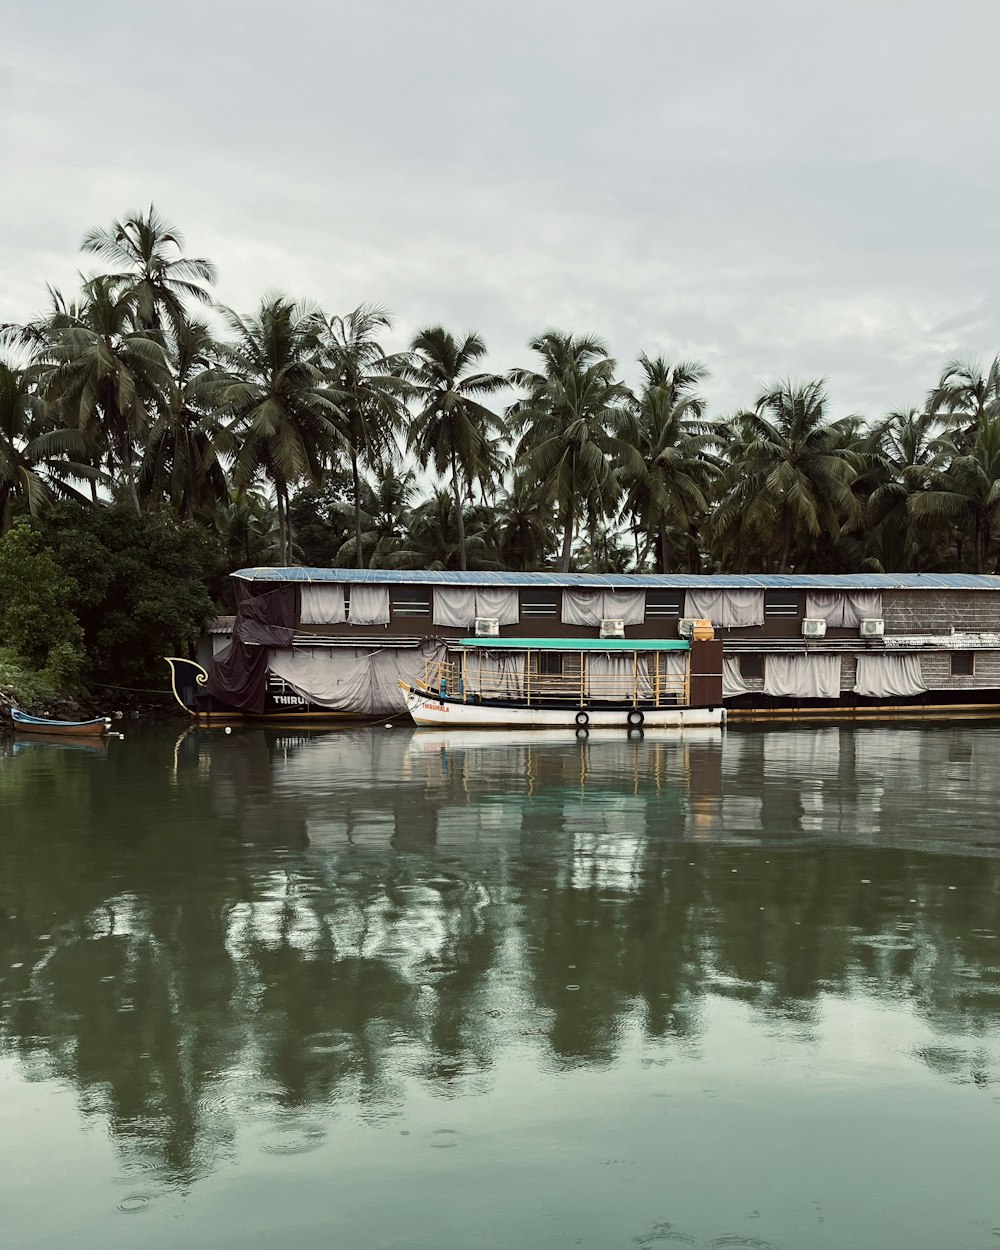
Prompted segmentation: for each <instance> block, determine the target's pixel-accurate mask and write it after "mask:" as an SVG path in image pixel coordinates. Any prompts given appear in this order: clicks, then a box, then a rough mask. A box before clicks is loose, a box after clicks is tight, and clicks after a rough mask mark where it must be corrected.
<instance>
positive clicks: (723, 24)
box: [0, 0, 1000, 415]
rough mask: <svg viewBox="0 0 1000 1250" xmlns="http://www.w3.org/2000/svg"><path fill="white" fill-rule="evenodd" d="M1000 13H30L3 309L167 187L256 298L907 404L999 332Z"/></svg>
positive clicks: (12, 108) (8, 43)
mask: <svg viewBox="0 0 1000 1250" xmlns="http://www.w3.org/2000/svg"><path fill="white" fill-rule="evenodd" d="M998 34H1000V9H998V8H997V6H995V5H994V4H992V3H990V0H982V2H974V0H964V2H963V0H957V2H956V3H952V4H950V5H949V6H947V8H942V7H941V6H940V5H939V4H937V3H930V2H929V0H906V2H905V3H904V2H902V0H899V2H892V0H889V2H884V3H881V4H879V5H871V4H870V3H861V2H859V0H837V3H829V2H827V0H815V2H814V3H810V4H808V5H803V4H801V3H797V2H795V3H793V2H792V0H758V2H757V3H755V4H753V5H748V4H746V3H744V2H742V0H716V2H715V3H713V4H711V5H704V4H700V3H695V2H694V0H673V2H671V3H666V2H664V0H625V2H624V3H619V4H618V5H616V6H614V7H609V6H607V5H606V4H597V3H594V2H593V0H576V2H574V3H569V0H565V2H564V0H549V2H548V3H546V4H544V5H538V4H531V3H527V0H511V2H509V3H507V4H505V5H502V6H501V5H494V6H485V5H470V4H468V3H460V2H459V0H448V2H445V0H428V2H427V3H424V4H420V5H414V4H412V3H404V2H403V0H395V2H390V0H384V2H381V0H380V2H378V3H375V2H373V3H370V4H367V5H361V6H359V5H349V4H346V3H333V4H329V3H319V0H316V2H315V3H313V2H298V3H296V2H294V0H293V2H292V3H286V4H284V5H281V6H275V5H273V4H267V5H265V4H262V3H249V4H240V5H236V4H231V3H228V2H227V0H223V2H217V3H213V4H210V5H204V4H199V5H195V4H193V3H191V2H190V0H179V3H177V4H175V5H173V6H171V8H170V10H169V13H167V12H166V11H163V10H157V9H149V8H145V9H143V8H136V7H134V6H127V7H126V6H125V5H123V4H121V3H119V2H118V0H87V2H86V3H82V4H80V5H77V6H70V7H67V6H63V5H59V6H57V5H56V4H55V0H41V2H37V3H33V4H30V5H29V4H25V3H21V4H15V5H14V6H13V8H12V11H11V13H10V15H9V17H8V18H7V21H6V25H5V45H4V49H3V51H2V52H0V64H2V67H3V73H2V75H0V81H2V83H3V85H2V86H0V91H2V92H3V100H2V104H3V109H2V119H3V120H2V122H0V126H2V130H0V141H2V144H3V146H2V150H3V152H4V160H3V172H2V177H3V181H4V186H5V190H6V192H7V193H6V194H5V195H4V196H3V197H2V198H0V272H2V273H3V276H4V281H3V286H2V290H0V320H10V319H16V318H24V317H27V316H30V315H31V314H32V313H34V312H35V311H36V310H37V308H38V307H39V306H40V305H41V304H42V302H43V300H44V284H45V282H46V281H52V282H54V283H56V284H58V285H63V286H70V285H72V283H73V281H74V275H75V272H76V268H77V266H78V265H80V264H81V263H83V261H84V260H85V258H83V260H82V259H81V258H80V257H78V256H77V255H76V251H75V249H76V245H77V243H78V240H79V238H80V236H81V235H82V233H83V231H84V230H85V229H86V228H87V227H88V226H90V225H92V224H96V223H104V222H109V221H110V220H111V219H112V218H113V217H115V216H118V215H120V214H122V213H123V212H126V211H128V210H129V209H131V208H133V207H136V206H141V205H143V204H147V203H148V202H149V201H150V200H154V201H155V202H156V204H157V206H158V207H159V208H160V210H161V211H162V212H163V213H164V214H165V215H166V216H167V217H168V218H169V219H172V220H175V221H177V222H178V223H179V224H180V225H181V226H182V227H183V229H184V231H185V233H186V235H187V238H188V243H189V248H190V250H191V251H192V252H193V253H195V254H199V255H202V254H204V255H209V256H211V257H212V258H213V259H214V260H215V261H216V262H217V263H218V265H219V268H220V272H221V282H220V287H219V296H220V298H221V299H222V300H223V301H225V302H227V303H230V304H232V305H234V306H236V307H239V308H246V307H249V306H252V305H253V304H254V303H255V301H256V300H257V299H258V298H259V296H260V294H261V293H262V292H263V291H264V290H265V289H269V288H278V289H281V290H285V291H287V292H289V293H290V294H293V295H296V296H304V297H309V298H313V299H317V300H319V301H321V302H322V303H323V304H324V306H326V307H327V308H329V309H330V310H331V311H333V310H346V309H349V308H351V307H353V306H354V305H356V304H358V303H361V302H363V301H369V300H375V301H379V302H382V303H384V304H386V305H388V306H389V307H390V308H392V309H393V310H394V312H395V313H396V316H397V319H398V327H397V331H398V336H399V341H400V342H402V341H403V340H404V339H405V337H406V335H408V334H409V333H411V332H412V331H413V330H414V329H415V328H416V327H418V326H420V325H423V324H427V323H428V322H437V321H440V322H443V323H444V324H446V325H448V326H451V327H454V328H455V329H465V328H470V327H474V328H476V329H478V330H479V331H480V332H481V333H483V335H484V336H485V337H486V339H487V342H488V343H489V345H490V348H491V355H492V358H493V364H494V365H495V366H496V367H507V366H509V365H510V364H513V363H514V362H515V361H516V360H519V359H523V358H524V354H525V346H524V345H525V343H526V341H527V339H528V338H529V337H530V336H531V335H532V334H535V333H538V332H539V331H541V330H543V329H545V328H547V327H549V326H558V327H561V328H564V329H568V330H578V331H594V332H597V333H599V334H601V335H602V336H604V337H605V338H606V339H607V340H608V341H609V343H610V344H611V346H612V349H613V350H614V352H615V353H616V354H617V355H618V356H619V358H620V359H621V361H622V368H623V370H625V371H626V372H627V373H628V372H630V371H631V370H632V369H633V365H632V364H631V362H633V361H634V358H635V356H636V355H637V354H638V352H639V351H640V350H645V351H648V352H657V351H664V352H666V353H668V354H671V355H683V356H687V357H695V358H699V359H702V360H704V361H705V362H706V363H707V364H708V365H709V367H710V368H711V370H712V373H713V379H712V381H711V383H710V384H709V386H708V393H709V396H710V399H711V401H712V405H713V409H714V410H715V411H716V412H725V411H728V410H731V409H732V408H734V407H737V406H742V405H744V404H747V403H749V402H751V401H752V398H753V395H754V392H755V390H756V388H757V387H758V386H759V385H760V384H761V383H762V382H763V381H765V380H767V379H770V378H773V377H775V376H800V377H814V376H819V375H827V376H828V377H829V380H830V390H831V395H832V398H833V403H834V408H835V409H836V411H838V412H847V411H857V410H861V411H867V412H869V413H870V414H872V415H877V414H879V413H881V412H883V411H884V410H885V409H886V408H888V407H890V406H892V405H895V404H904V403H911V402H919V400H920V398H921V396H922V395H923V393H924V392H925V391H926V390H927V388H928V387H929V386H930V385H931V384H932V382H933V380H934V378H935V376H936V374H937V373H938V372H939V370H940V368H941V367H942V365H943V363H944V362H945V360H947V359H948V358H950V357H951V356H954V355H956V354H961V355H966V354H967V355H971V356H983V357H991V356H992V355H994V354H996V352H997V351H998V350H1000V308H998V305H997V297H996V294H995V293H996V291H997V286H998V283H997V278H998V264H1000V262H998V257H1000V248H998V242H1000V239H998V233H1000V231H998V213H997V210H996V208H995V205H996V203H998V202H1000V197H998V191H1000V187H998V185H997V184H998V182H1000V171H998V170H997V167H996V163H995V162H994V161H993V159H992V147H993V134H992V130H993V121H992V119H993V117H995V115H996V110H997V105H998V102H1000V100H998V96H1000V87H998V86H997V80H996V76H995V73H994V71H993V65H992V51H991V49H992V48H993V47H994V46H995V41H996V37H997V35H998Z"/></svg>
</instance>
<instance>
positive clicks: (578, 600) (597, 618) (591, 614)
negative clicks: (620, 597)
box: [562, 586, 604, 625]
mask: <svg viewBox="0 0 1000 1250" xmlns="http://www.w3.org/2000/svg"><path fill="white" fill-rule="evenodd" d="M603 618H604V592H603V591H600V590H574V589H573V588H572V587H570V586H566V587H564V589H563V592H562V623H563V624H564V625H600V623H601V621H602V620H603Z"/></svg>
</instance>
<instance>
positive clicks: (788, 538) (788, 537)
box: [781, 507, 792, 573]
mask: <svg viewBox="0 0 1000 1250" xmlns="http://www.w3.org/2000/svg"><path fill="white" fill-rule="evenodd" d="M791 554H792V514H791V513H790V512H789V511H788V509H787V507H786V508H785V540H784V543H783V544H782V548H781V571H782V573H787V572H788V571H789V570H788V562H789V560H790V559H791Z"/></svg>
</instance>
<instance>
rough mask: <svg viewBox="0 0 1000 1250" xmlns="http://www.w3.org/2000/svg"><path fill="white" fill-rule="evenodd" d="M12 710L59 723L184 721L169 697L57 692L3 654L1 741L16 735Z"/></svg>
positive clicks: (123, 692)
mask: <svg viewBox="0 0 1000 1250" xmlns="http://www.w3.org/2000/svg"><path fill="white" fill-rule="evenodd" d="M12 708H17V709H18V710H20V711H22V712H28V713H30V714H31V715H32V716H50V717H52V718H53V719H55V720H86V719H88V718H90V717H92V716H114V717H116V718H117V719H119V720H129V721H133V722H135V721H141V722H142V723H144V724H160V723H163V722H167V721H172V720H183V719H184V718H183V716H182V714H180V710H179V709H178V707H177V704H176V703H175V701H174V699H173V698H172V696H171V695H169V694H162V695H159V694H157V693H155V692H154V691H148V690H126V689H116V688H112V687H101V686H95V687H94V688H93V690H91V691H88V692H81V693H69V692H67V691H60V690H54V689H52V687H51V686H50V685H49V684H48V683H47V682H46V681H45V679H44V678H43V676H42V675H41V674H39V673H38V672H36V671H34V670H32V669H30V668H27V667H25V666H23V665H21V664H18V663H17V662H16V661H15V660H14V659H12V658H11V656H10V653H9V652H0V737H8V736H9V735H10V734H11V733H12V732H13V723H12V720H11V714H10V713H11V709H12Z"/></svg>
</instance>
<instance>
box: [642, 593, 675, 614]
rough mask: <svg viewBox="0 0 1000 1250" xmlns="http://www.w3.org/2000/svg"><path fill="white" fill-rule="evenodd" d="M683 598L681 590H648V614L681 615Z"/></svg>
mask: <svg viewBox="0 0 1000 1250" xmlns="http://www.w3.org/2000/svg"><path fill="white" fill-rule="evenodd" d="M681 598H682V594H681V592H680V591H679V590H647V591H646V615H647V616H675V617H679V616H680V615H681V606H682V605H681Z"/></svg>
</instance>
